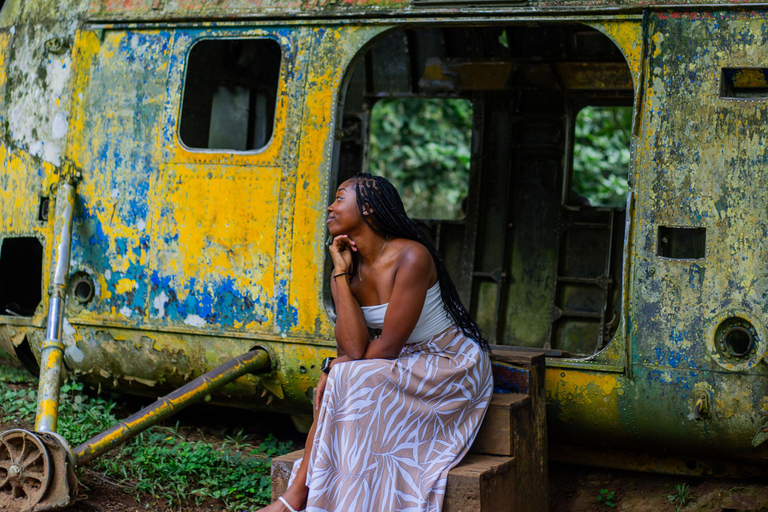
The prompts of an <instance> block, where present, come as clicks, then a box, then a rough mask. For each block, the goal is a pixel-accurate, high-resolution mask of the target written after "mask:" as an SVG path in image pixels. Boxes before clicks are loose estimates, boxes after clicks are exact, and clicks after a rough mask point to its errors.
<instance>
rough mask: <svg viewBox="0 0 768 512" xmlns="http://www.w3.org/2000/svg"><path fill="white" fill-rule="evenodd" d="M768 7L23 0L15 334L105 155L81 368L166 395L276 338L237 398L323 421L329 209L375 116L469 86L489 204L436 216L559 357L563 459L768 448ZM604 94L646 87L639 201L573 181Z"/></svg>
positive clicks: (17, 97) (12, 42) (93, 203)
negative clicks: (602, 198)
mask: <svg viewBox="0 0 768 512" xmlns="http://www.w3.org/2000/svg"><path fill="white" fill-rule="evenodd" d="M766 18H768V5H766V4H758V3H750V4H736V3H733V2H728V3H722V4H720V5H711V4H708V5H707V6H706V8H703V7H702V8H698V7H697V6H696V5H695V4H690V3H682V2H681V3H680V4H679V5H676V4H675V3H674V2H672V3H665V4H664V6H658V7H657V6H654V5H652V4H651V3H648V2H642V3H640V2H615V1H611V0H598V1H589V2H580V1H529V2H503V1H500V2H464V1H460V0H459V1H453V2H436V1H432V0H413V1H390V0H383V1H378V0H374V1H367V2H366V1H346V0H345V1H344V2H336V1H328V2H291V1H287V2H286V1H269V2H252V1H246V0H233V1H225V2H216V3H210V2H203V1H189V2H163V1H161V0H154V1H149V0H135V1H127V2H112V1H107V0H101V1H90V2H85V1H67V2H59V1H55V2H54V1H26V2H23V1H21V0H7V1H6V2H5V4H4V6H3V8H2V12H1V13H0V116H2V128H1V129H2V143H1V144H0V160H1V161H2V170H1V171H0V183H2V187H0V243H1V244H2V245H0V348H2V349H3V350H5V351H6V352H8V353H10V354H12V355H15V357H18V358H19V359H20V360H22V361H23V362H25V363H26V364H28V365H31V366H34V365H35V364H37V363H36V360H39V357H40V346H41V343H42V341H43V339H44V337H45V326H46V312H47V306H48V297H47V293H46V291H47V290H48V289H49V286H50V284H51V283H50V281H51V275H52V273H53V265H54V259H53V254H54V231H55V224H56V215H54V211H55V208H56V206H57V205H56V203H57V197H55V191H56V190H57V186H56V185H57V183H58V182H59V180H60V179H61V177H62V176H63V175H65V174H66V175H68V176H72V175H73V174H77V176H78V178H79V181H78V183H77V192H76V203H75V217H74V227H73V235H72V252H71V260H70V273H69V292H68V296H67V306H66V310H65V320H64V327H63V342H64V345H65V347H66V348H65V351H64V363H65V366H66V368H67V370H68V371H69V372H70V373H72V374H74V375H76V376H77V377H78V378H79V379H82V380H84V381H86V382H89V383H92V384H98V385H101V386H103V387H107V388H114V389H118V390H122V391H128V392H132V393H138V394H144V395H152V396H159V395H161V394H163V393H165V392H167V391H169V390H171V389H174V388H176V387H178V386H180V385H182V384H184V383H186V382H188V381H189V380H190V379H192V378H194V377H197V376H199V375H201V374H202V373H205V372H206V371H208V370H210V369H212V368H215V367H217V366H218V365H220V364H221V363H223V362H225V361H228V360H229V359H232V358H233V357H235V356H237V355H239V354H242V353H244V352H247V351H248V350H249V349H251V348H252V347H254V346H263V347H265V348H266V349H267V350H268V351H269V354H270V360H271V361H272V364H273V371H272V372H270V373H268V374H265V375H260V376H255V375H248V376H245V377H241V378H240V379H238V380H237V381H236V382H234V383H232V384H230V385H228V386H227V387H225V388H224V389H223V391H221V392H219V393H217V394H215V395H214V396H213V397H212V398H213V400H214V401H215V402H218V403H222V404H228V405H235V406H243V407H252V408H261V409H268V410H273V411H278V412H285V413H290V414H293V415H294V416H301V415H304V414H308V413H309V410H310V404H311V388H312V387H313V385H314V383H315V381H316V379H317V377H318V374H319V373H318V372H319V362H320V361H321V360H322V358H323V357H325V356H328V355H332V354H333V352H334V347H335V344H334V339H333V332H334V331H333V321H332V316H331V310H332V308H330V307H329V304H328V302H329V300H328V297H329V291H328V288H327V286H328V284H327V283H328V279H327V274H326V273H325V272H326V270H327V269H326V267H325V265H326V256H327V255H326V251H325V240H326V236H327V234H326V232H325V228H324V226H325V224H324V218H325V207H326V204H327V201H328V198H329V194H331V193H332V191H333V190H334V189H335V187H336V185H337V183H339V182H340V180H342V179H344V178H345V177H346V176H349V175H350V174H352V173H354V172H357V171H358V170H363V169H364V168H365V163H366V159H367V140H366V139H367V131H368V124H367V115H368V113H369V112H370V107H371V105H372V104H373V103H374V102H375V101H376V100H377V99H379V98H386V97H408V96H422V97H464V98H469V99H471V100H472V102H473V106H474V116H475V117H474V141H473V155H472V171H471V176H472V177H471V178H470V194H469V201H468V205H469V208H468V213H467V217H466V219H465V220H463V221H461V222H459V223H452V224H449V223H444V224H445V225H441V224H440V223H439V222H438V223H433V224H432V226H433V228H435V226H437V228H440V229H437V228H435V229H433V233H432V234H433V235H435V236H438V235H439V234H440V233H442V235H439V236H441V237H442V238H441V240H440V242H439V245H440V247H441V250H442V251H443V253H444V254H445V255H446V260H447V261H448V265H449V268H450V269H451V270H452V273H453V275H454V278H455V280H456V282H457V287H458V288H459V290H460V292H461V293H462V296H463V297H464V300H465V302H466V303H467V304H469V305H470V309H471V310H472V313H473V314H474V315H475V316H476V317H477V318H478V319H479V321H480V322H481V325H482V327H483V328H484V329H485V330H486V331H487V332H488V333H489V336H490V337H491V338H492V341H494V342H495V343H498V344H507V345H518V346H527V347H532V348H543V349H546V350H548V354H549V355H550V356H551V357H550V358H549V359H548V362H547V366H548V370H547V399H548V422H549V426H550V442H551V445H550V454H551V456H552V457H553V458H558V457H559V458H563V459H566V460H573V459H574V458H578V459H579V460H587V459H592V460H595V461H597V462H600V463H603V464H616V465H631V466H633V467H640V468H645V469H659V470H673V471H677V470H679V471H690V472H694V473H695V472H715V473H718V472H728V471H730V469H729V468H731V467H735V466H739V468H740V469H742V470H743V469H744V468H745V467H746V466H745V463H746V464H747V465H750V464H752V465H755V466H760V465H761V464H764V463H765V461H766V459H767V458H768V451H766V450H768V448H766V444H764V443H762V441H763V440H764V437H766V436H764V434H763V433H762V428H763V426H764V425H765V423H764V418H765V416H764V415H765V414H766V413H768V367H767V366H766V363H765V359H764V358H765V355H766V347H768V332H767V331H766V312H767V310H766V307H767V306H766V296H767V295H768V257H767V255H766V240H768V208H767V206H768V183H766V180H768V177H766V169H768V123H767V122H766V120H767V119H768V23H767V21H768V20H766ZM502 34H503V36H504V38H505V41H504V42H503V44H502V42H501V37H500V36H502ZM593 103H594V104H621V105H627V106H630V105H631V106H632V107H633V111H634V114H633V116H634V120H633V125H632V142H631V163H630V192H629V195H628V198H627V202H626V208H624V207H621V208H597V207H589V206H584V205H581V206H579V205H574V204H571V202H570V200H569V197H570V194H569V192H570V172H571V163H570V161H571V158H572V157H571V152H572V147H573V140H572V138H573V117H574V115H575V112H576V111H577V110H578V108H579V106H581V105H585V104H593ZM436 233H437V235H436ZM611 450H621V451H622V453H626V452H627V451H630V452H631V451H638V450H640V451H643V452H650V453H653V454H654V455H656V456H657V457H655V458H650V457H649V458H644V456H640V455H638V456H637V457H635V458H630V459H627V458H622V459H621V460H619V458H618V457H617V456H616V455H615V453H618V452H613V451H611ZM658 455H661V456H662V458H659V457H658ZM664 456H668V457H669V458H667V459H664V458H663V457H664Z"/></svg>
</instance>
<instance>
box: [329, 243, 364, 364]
mask: <svg viewBox="0 0 768 512" xmlns="http://www.w3.org/2000/svg"><path fill="white" fill-rule="evenodd" d="M329 250H330V253H331V259H332V260H333V271H332V272H333V273H332V275H331V296H332V297H333V303H334V305H335V307H336V331H335V333H336V344H337V346H338V351H339V355H347V354H350V355H351V356H353V359H360V358H361V357H362V356H363V355H364V354H365V350H366V348H367V347H368V327H367V326H366V325H365V317H364V316H363V310H362V309H361V308H360V303H359V302H358V301H357V299H356V298H355V296H354V295H353V294H352V290H351V289H350V286H349V275H348V274H347V273H348V272H351V271H352V252H353V251H356V250H357V249H356V248H355V242H353V241H352V240H350V239H349V237H347V235H340V236H337V237H335V238H334V239H333V243H331V247H330V248H329ZM333 276H337V277H333Z"/></svg>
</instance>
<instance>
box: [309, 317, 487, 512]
mask: <svg viewBox="0 0 768 512" xmlns="http://www.w3.org/2000/svg"><path fill="white" fill-rule="evenodd" d="M492 392H493V376H492V374H491V365H490V360H489V358H488V355H487V354H486V353H485V352H483V351H482V350H481V349H480V346H479V345H478V344H477V343H476V342H474V341H473V340H472V339H470V338H467V337H466V336H465V335H464V334H463V333H462V332H461V331H460V330H458V329H457V328H456V327H451V328H449V329H447V330H445V331H443V332H441V333H440V334H438V335H436V336H434V337H432V338H430V339H428V340H425V341H422V342H418V343H414V344H409V345H406V346H405V348H404V349H403V351H402V352H401V354H400V356H399V357H398V358H397V359H394V360H387V359H366V360H361V361H353V362H348V363H341V364H337V365H335V366H334V367H333V369H332V371H331V373H330V375H329V376H328V384H327V387H326V391H325V395H324V396H323V405H322V408H321V409H320V413H319V416H318V424H317V430H316V433H315V440H314V444H313V448H312V453H311V455H310V457H311V460H310V465H309V473H308V475H307V485H308V486H309V498H308V501H307V509H306V510H307V512H320V511H328V512H331V511H333V512H377V511H380V512H394V511H398V512H406V511H407V512H411V511H414V512H415V511H420V512H421V511H428V512H439V511H440V509H441V508H442V504H443V497H444V495H445V485H446V481H447V478H448V471H449V470H450V469H451V468H453V467H454V466H455V465H456V464H458V463H459V462H460V461H461V459H462V457H464V455H465V454H466V453H467V450H468V449H469V447H470V446H471V445H472V442H473V441H474V439H475V435H476V434H477V431H478V429H479V428H480V423H481V422H482V421H483V417H484V416H485V412H486V410H487V408H488V404H489V402H490V400H491V394H492ZM299 463H300V461H298V462H297V463H296V465H295V467H294V469H298V465H299Z"/></svg>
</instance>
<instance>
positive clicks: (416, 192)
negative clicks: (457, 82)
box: [368, 98, 472, 219]
mask: <svg viewBox="0 0 768 512" xmlns="http://www.w3.org/2000/svg"><path fill="white" fill-rule="evenodd" d="M471 147H472V103H471V102H470V101H469V100H463V99H420V98H407V99H399V98H395V99H384V100H381V101H379V102H378V103H376V105H375V107H374V109H373V112H372V114H371V139H370V155H369V164H368V168H369V171H370V172H372V173H373V174H378V175H380V176H384V177H385V178H387V179H389V180H390V181H391V182H392V183H393V184H394V185H395V187H396V188H397V189H398V191H399V192H400V195H401V196H402V198H403V204H404V205H405V209H406V211H407V212H408V215H410V216H411V217H415V218H438V219H458V218H460V216H461V202H462V200H463V199H464V198H465V197H466V195H467V190H468V184H469V164H470V159H471Z"/></svg>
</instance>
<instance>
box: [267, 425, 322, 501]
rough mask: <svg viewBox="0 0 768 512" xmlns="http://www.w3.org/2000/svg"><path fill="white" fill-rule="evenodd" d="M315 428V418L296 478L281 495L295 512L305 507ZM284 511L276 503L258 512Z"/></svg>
mask: <svg viewBox="0 0 768 512" xmlns="http://www.w3.org/2000/svg"><path fill="white" fill-rule="evenodd" d="M316 428H317V417H315V419H314V421H312V428H310V429H309V433H308V434H307V442H306V444H305V445H304V458H303V459H302V460H301V464H300V465H299V470H298V471H297V472H296V477H295V478H294V479H293V482H292V483H291V486H290V487H288V489H287V490H286V491H285V494H283V499H285V500H286V501H287V502H288V503H290V504H291V506H292V507H293V508H294V509H296V510H303V509H304V508H305V507H306V506H307V496H308V495H309V487H307V485H306V482H307V469H309V454H310V452H311V451H312V443H313V442H314V440H315V429H316ZM286 510H287V509H286V508H285V505H283V503H282V502H281V501H276V502H274V503H272V504H271V505H269V506H268V507H266V508H263V509H261V510H260V511H259V512H284V511H286Z"/></svg>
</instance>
